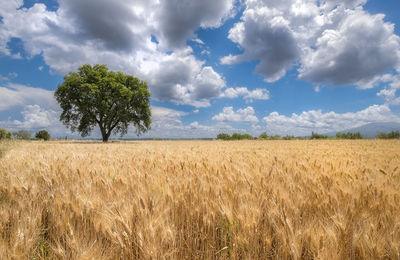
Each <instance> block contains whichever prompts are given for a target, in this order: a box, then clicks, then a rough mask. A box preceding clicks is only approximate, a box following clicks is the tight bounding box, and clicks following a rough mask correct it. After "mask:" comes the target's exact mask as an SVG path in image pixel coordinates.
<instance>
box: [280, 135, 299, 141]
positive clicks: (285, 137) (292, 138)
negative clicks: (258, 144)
mask: <svg viewBox="0 0 400 260" xmlns="http://www.w3.org/2000/svg"><path fill="white" fill-rule="evenodd" d="M294 139H296V137H294V136H293V135H287V136H283V137H282V140H294Z"/></svg>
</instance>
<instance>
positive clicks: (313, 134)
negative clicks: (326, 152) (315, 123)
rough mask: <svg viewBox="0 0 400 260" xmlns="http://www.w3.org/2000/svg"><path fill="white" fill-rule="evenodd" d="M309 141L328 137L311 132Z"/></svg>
mask: <svg viewBox="0 0 400 260" xmlns="http://www.w3.org/2000/svg"><path fill="white" fill-rule="evenodd" d="M310 139H328V136H327V135H321V134H317V133H314V132H312V133H311V137H310Z"/></svg>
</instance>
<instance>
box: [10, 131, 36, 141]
mask: <svg viewBox="0 0 400 260" xmlns="http://www.w3.org/2000/svg"><path fill="white" fill-rule="evenodd" d="M12 136H13V138H15V139H22V140H29V139H31V136H32V133H31V132H29V131H26V130H19V131H17V132H13V133H12Z"/></svg>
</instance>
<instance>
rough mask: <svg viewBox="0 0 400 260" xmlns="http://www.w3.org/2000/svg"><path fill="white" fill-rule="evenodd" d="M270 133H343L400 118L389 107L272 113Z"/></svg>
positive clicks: (268, 123) (267, 120) (398, 120)
mask: <svg viewBox="0 0 400 260" xmlns="http://www.w3.org/2000/svg"><path fill="white" fill-rule="evenodd" d="M262 121H263V122H264V123H265V124H266V129H267V131H268V132H270V133H273V134H284V135H286V134H289V135H299V136H306V135H310V134H311V132H312V131H314V132H318V133H326V132H334V131H342V130H346V129H350V128H353V127H358V126H362V125H365V124H368V123H378V122H400V117H399V116H397V115H396V114H394V113H393V112H392V111H391V110H390V108H389V107H388V106H387V105H372V106H370V107H368V108H366V109H364V110H361V111H358V112H348V113H342V114H340V113H336V112H333V111H331V112H326V113H324V112H322V111H321V110H310V111H304V112H302V113H300V114H295V113H293V114H292V115H291V116H285V115H281V114H279V113H278V112H272V113H270V114H269V115H268V116H266V117H264V118H263V119H262Z"/></svg>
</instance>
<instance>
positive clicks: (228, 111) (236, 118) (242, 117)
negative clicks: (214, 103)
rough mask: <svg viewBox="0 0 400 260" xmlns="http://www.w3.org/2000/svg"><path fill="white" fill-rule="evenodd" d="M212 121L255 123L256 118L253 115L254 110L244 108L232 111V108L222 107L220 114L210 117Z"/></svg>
mask: <svg viewBox="0 0 400 260" xmlns="http://www.w3.org/2000/svg"><path fill="white" fill-rule="evenodd" d="M212 120H216V121H222V122H245V123H257V122H258V118H257V117H256V116H255V115H254V108H252V107H246V108H241V109H238V110H237V111H234V110H233V107H224V108H223V110H222V112H221V113H219V114H218V115H215V116H213V117H212Z"/></svg>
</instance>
